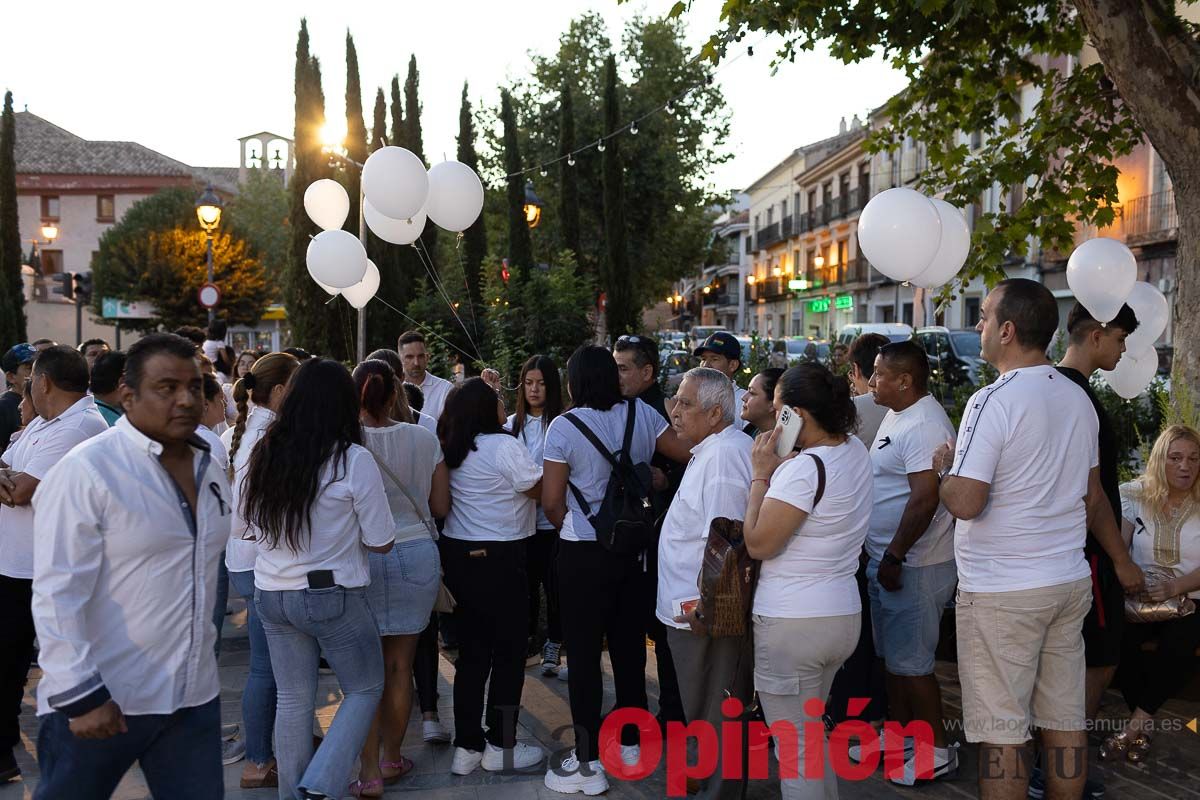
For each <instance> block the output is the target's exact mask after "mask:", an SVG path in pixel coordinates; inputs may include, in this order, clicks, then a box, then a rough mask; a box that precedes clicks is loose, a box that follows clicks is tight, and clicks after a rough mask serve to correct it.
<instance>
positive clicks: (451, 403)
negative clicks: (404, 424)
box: [438, 378, 505, 469]
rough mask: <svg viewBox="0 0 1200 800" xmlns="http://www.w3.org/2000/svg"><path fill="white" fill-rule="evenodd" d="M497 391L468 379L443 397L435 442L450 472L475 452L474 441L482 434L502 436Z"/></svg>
mask: <svg viewBox="0 0 1200 800" xmlns="http://www.w3.org/2000/svg"><path fill="white" fill-rule="evenodd" d="M496 400H497V398H496V390H495V389H493V388H492V387H490V386H488V385H487V384H486V383H485V382H484V380H483V378H468V379H467V380H466V381H464V382H463V383H462V384H461V385H459V386H455V387H454V388H453V389H451V390H450V394H448V395H447V396H446V406H445V408H444V409H443V410H442V416H441V419H439V420H438V438H439V439H441V440H442V454H443V455H444V456H445V457H446V466H447V467H448V468H449V469H458V468H459V467H461V466H462V463H463V462H464V461H466V460H467V455H468V454H469V453H470V452H471V451H472V450H475V449H476V448H475V437H476V436H479V435H480V434H483V433H504V432H505V431H504V426H503V425H502V424H501V423H500V418H499V415H498V413H497V408H496Z"/></svg>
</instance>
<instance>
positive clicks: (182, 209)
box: [92, 187, 271, 331]
mask: <svg viewBox="0 0 1200 800" xmlns="http://www.w3.org/2000/svg"><path fill="white" fill-rule="evenodd" d="M194 203H195V193H194V192H193V191H192V190H191V189H186V188H180V187H176V188H170V189H162V190H160V191H158V192H156V193H155V194H153V195H151V196H150V197H147V198H145V199H143V200H140V201H138V202H137V203H135V204H134V205H133V206H132V207H131V208H130V209H129V211H127V212H126V213H125V215H124V216H123V217H122V218H121V221H120V222H118V223H117V224H116V225H113V226H112V227H111V228H109V229H108V230H107V231H105V232H104V235H103V236H101V237H100V244H99V249H98V250H97V252H96V255H95V256H94V257H93V259H92V278H93V282H94V283H93V294H92V310H93V312H94V314H95V315H96V316H100V314H101V313H102V305H103V298H105V297H116V298H119V299H122V300H148V301H149V302H151V303H153V304H154V307H155V309H156V310H157V316H155V317H153V318H151V319H146V320H122V321H121V326H122V327H123V328H133V329H135V330H145V331H149V330H155V329H156V328H157V327H158V326H160V325H161V326H164V327H166V328H168V329H172V328H177V327H180V326H182V325H203V324H204V321H205V320H206V319H207V314H208V312H206V311H205V310H204V308H202V307H201V306H200V304H199V303H198V302H197V301H196V291H197V290H198V289H199V288H200V286H201V285H202V284H204V283H205V282H206V281H207V268H206V258H205V256H206V242H205V238H206V237H205V234H204V231H202V230H200V228H199V226H198V225H197V224H196V213H195V208H194ZM244 209H245V206H237V207H235V206H230V208H229V209H228V210H227V212H226V215H223V216H222V224H221V227H220V229H218V231H217V232H216V234H215V235H214V237H213V275H214V278H215V282H216V284H217V285H218V286H220V287H221V306H220V313H221V316H222V317H224V318H225V319H227V320H229V321H230V322H231V323H233V324H237V325H254V324H256V323H257V322H258V320H259V319H261V317H262V313H263V311H264V309H265V308H266V306H267V303H268V302H269V301H270V297H271V291H270V287H269V286H268V283H267V270H266V268H265V265H264V262H263V260H262V259H261V258H260V257H259V256H258V255H257V254H256V252H255V248H254V247H253V246H252V245H251V244H250V242H249V241H248V240H247V239H245V238H243V237H242V236H241V235H240V231H242V230H245V229H246V225H245V222H244V221H243V220H241V219H238V218H237V217H238V215H239V214H241V213H242V211H243V210H244ZM226 220H228V224H226Z"/></svg>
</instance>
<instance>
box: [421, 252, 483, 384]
mask: <svg viewBox="0 0 1200 800" xmlns="http://www.w3.org/2000/svg"><path fill="white" fill-rule="evenodd" d="M412 247H413V249H414V250H416V251H417V257H418V258H420V259H421V264H422V266H424V267H425V272H427V273H428V274H429V279H430V280H431V281H432V282H433V285H434V286H435V287H436V288H437V290H438V292H439V293H440V294H441V296H442V299H443V300H445V301H446V306H447V308H449V309H450V313H451V314H453V315H454V319H455V320H456V321H457V322H458V324H459V326H460V327H461V328H462V329H463V333H465V334H466V336H467V341H468V342H469V343H470V345H471V347H472V348H473V349H474V350H475V358H476V360H478V361H482V360H483V356H482V355H481V354H480V353H479V345H478V344H477V343H476V342H475V340H474V339H472V338H471V331H470V330H468V329H467V325H466V323H464V322H463V321H462V317H460V316H459V315H458V311H457V310H456V309H455V308H454V302H453V301H452V300H451V299H450V294H449V292H447V291H446V288H445V287H444V286H443V285H442V283H441V282H440V281H439V280H438V278H437V275H436V274H435V271H434V269H433V259H431V258H429V253H428V251H426V250H425V243H424V242H422V241H421V240H420V239H419V238H418V239H417V240H416V241H415V242H413V244H412Z"/></svg>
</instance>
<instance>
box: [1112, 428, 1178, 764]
mask: <svg viewBox="0 0 1200 800" xmlns="http://www.w3.org/2000/svg"><path fill="white" fill-rule="evenodd" d="M1197 478H1200V432H1197V431H1196V430H1194V429H1192V428H1189V427H1187V426H1186V425H1172V426H1170V427H1168V428H1167V429H1166V430H1164V431H1163V432H1162V433H1160V434H1159V435H1158V439H1156V440H1155V442H1154V447H1153V448H1152V449H1151V450H1150V459H1149V461H1147V463H1146V470H1145V472H1143V473H1142V475H1141V477H1139V478H1138V479H1137V480H1135V481H1132V482H1130V483H1125V484H1122V485H1121V516H1122V517H1123V518H1124V519H1123V520H1122V523H1121V529H1122V532H1123V533H1124V534H1125V540H1126V541H1127V542H1129V544H1130V555H1131V556H1132V557H1133V561H1134V563H1135V564H1137V565H1138V566H1139V567H1141V568H1142V570H1143V571H1147V572H1148V574H1147V576H1146V594H1145V597H1146V598H1147V599H1149V600H1154V601H1162V600H1166V599H1168V598H1171V597H1179V596H1180V595H1187V596H1188V597H1190V598H1191V599H1192V600H1193V601H1194V602H1196V603H1200V480H1197ZM1155 572H1159V573H1160V574H1161V573H1162V572H1168V573H1170V574H1171V575H1172V577H1170V578H1168V579H1166V580H1155V578H1156V576H1155V575H1154V573H1155ZM1151 641H1154V642H1157V647H1156V649H1155V650H1153V651H1151V652H1147V651H1145V650H1143V649H1142V645H1144V644H1146V643H1147V642H1151ZM1121 644H1122V648H1121V671H1120V674H1119V678H1120V684H1121V692H1122V693H1123V694H1124V695H1125V702H1126V704H1127V705H1128V706H1129V710H1130V712H1132V713H1131V715H1130V719H1129V726H1128V727H1127V728H1126V729H1125V730H1123V731H1121V732H1119V733H1115V734H1112V735H1111V736H1109V737H1108V738H1107V739H1105V740H1104V743H1103V744H1102V745H1101V747H1100V756H1101V758H1115V757H1120V755H1121V754H1122V753H1124V755H1125V757H1126V758H1127V759H1128V760H1130V761H1132V762H1135V763H1136V762H1140V761H1144V760H1145V759H1146V756H1147V755H1148V754H1149V752H1150V736H1149V733H1148V732H1149V730H1150V729H1151V728H1152V727H1153V726H1154V715H1155V714H1156V713H1158V710H1159V708H1161V707H1162V705H1163V704H1164V703H1165V702H1167V700H1169V699H1171V697H1172V696H1174V695H1175V693H1176V692H1178V691H1179V690H1180V689H1181V688H1183V686H1184V684H1185V683H1187V681H1188V680H1190V679H1191V677H1192V676H1193V675H1195V674H1196V648H1197V646H1200V612H1193V613H1192V614H1190V615H1188V616H1185V617H1180V618H1178V619H1173V620H1169V621H1167V622H1154V623H1146V622H1139V623H1126V625H1125V633H1124V636H1123V637H1122V643H1121Z"/></svg>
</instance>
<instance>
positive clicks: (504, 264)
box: [500, 258, 510, 283]
mask: <svg viewBox="0 0 1200 800" xmlns="http://www.w3.org/2000/svg"><path fill="white" fill-rule="evenodd" d="M509 277H510V273H509V271H508V259H507V258H502V259H500V280H502V281H504V282H505V283H508V279H509Z"/></svg>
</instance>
